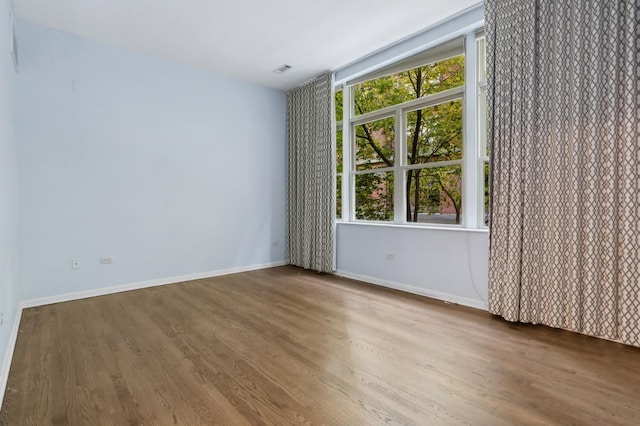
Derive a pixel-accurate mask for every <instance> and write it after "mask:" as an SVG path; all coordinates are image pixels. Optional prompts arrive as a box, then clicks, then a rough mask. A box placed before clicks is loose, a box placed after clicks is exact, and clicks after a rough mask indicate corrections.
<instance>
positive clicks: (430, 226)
mask: <svg viewBox="0 0 640 426" xmlns="http://www.w3.org/2000/svg"><path fill="white" fill-rule="evenodd" d="M336 223H337V224H338V225H340V226H343V225H355V226H379V227H390V228H396V229H423V230H432V231H455V232H471V233H480V234H488V233H489V228H488V227H486V226H485V227H483V228H465V227H464V226H462V225H446V224H438V223H421V222H404V223H394V222H389V221H384V222H383V221H379V222H372V221H366V220H354V221H351V222H347V221H344V220H342V221H337V222H336Z"/></svg>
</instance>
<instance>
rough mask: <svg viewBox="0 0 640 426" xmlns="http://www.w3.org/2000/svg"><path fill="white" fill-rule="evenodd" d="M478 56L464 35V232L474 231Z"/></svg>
mask: <svg viewBox="0 0 640 426" xmlns="http://www.w3.org/2000/svg"><path fill="white" fill-rule="evenodd" d="M477 69H478V55H477V47H476V37H475V31H471V32H469V33H467V34H466V38H465V96H464V97H463V102H464V107H463V123H464V124H463V129H462V143H463V151H462V152H463V159H464V165H463V169H462V189H463V191H462V205H463V206H466V207H463V211H462V224H463V225H464V226H466V227H467V228H477V227H478V216H479V215H478V208H477V206H478V190H477V186H478V185H477V182H478V176H479V175H478V173H479V164H478V161H477V159H478V155H479V153H478V143H477V141H478V129H477V126H476V117H477V84H476V82H477V81H478V73H477Z"/></svg>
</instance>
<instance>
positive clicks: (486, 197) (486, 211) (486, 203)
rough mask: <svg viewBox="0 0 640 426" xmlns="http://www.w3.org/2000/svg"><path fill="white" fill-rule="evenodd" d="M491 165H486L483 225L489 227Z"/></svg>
mask: <svg viewBox="0 0 640 426" xmlns="http://www.w3.org/2000/svg"><path fill="white" fill-rule="evenodd" d="M489 173H490V167H489V163H487V162H485V163H484V212H483V213H484V215H483V221H484V222H483V223H484V225H485V226H489Z"/></svg>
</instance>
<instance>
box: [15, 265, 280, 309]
mask: <svg viewBox="0 0 640 426" xmlns="http://www.w3.org/2000/svg"><path fill="white" fill-rule="evenodd" d="M283 265H286V262H285V261H279V262H271V263H262V264H259V265H249V266H241V267H239V268H230V269H220V270H217V271H210V272H199V273H196V274H188V275H179V276H176V277H167V278H158V279H155V280H148V281H140V282H137V283H131V284H123V285H117V286H113V287H102V288H97V289H94V290H85V291H77V292H73V293H66V294H60V295H57V296H49V297H41V298H38V299H30V300H23V301H22V302H21V303H20V308H21V309H25V308H33V307H36V306H43V305H51V304H52V303H61V302H69V301H71V300H78V299H87V298H89V297H96V296H104V295H107V294H113V293H120V292H123V291H130V290H138V289H141V288H147V287H156V286H161V285H167V284H175V283H181V282H185V281H193V280H200V279H203V278H212V277H219V276H221V275H229V274H237V273H239V272H249V271H256V270H258V269H266V268H273V267H276V266H283Z"/></svg>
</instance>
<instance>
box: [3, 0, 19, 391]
mask: <svg viewBox="0 0 640 426" xmlns="http://www.w3.org/2000/svg"><path fill="white" fill-rule="evenodd" d="M10 7H11V6H10V3H9V1H8V0H0V312H1V313H2V315H3V323H2V325H0V401H1V399H2V391H3V390H4V389H3V383H4V382H5V380H6V376H5V375H6V373H7V371H6V370H7V369H6V368H5V366H4V362H5V360H7V359H8V358H7V356H6V354H7V346H8V342H9V336H10V332H11V329H12V327H13V326H14V320H15V316H16V311H17V308H18V297H19V295H18V291H19V289H18V258H17V248H18V233H17V230H18V169H17V157H16V138H15V134H14V119H13V112H12V99H13V97H14V96H13V95H14V85H15V72H14V69H13V61H12V60H11V57H10V56H9V48H8V47H9V39H10V36H9V34H10V25H9V13H10Z"/></svg>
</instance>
